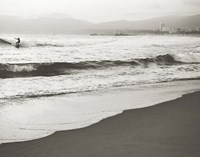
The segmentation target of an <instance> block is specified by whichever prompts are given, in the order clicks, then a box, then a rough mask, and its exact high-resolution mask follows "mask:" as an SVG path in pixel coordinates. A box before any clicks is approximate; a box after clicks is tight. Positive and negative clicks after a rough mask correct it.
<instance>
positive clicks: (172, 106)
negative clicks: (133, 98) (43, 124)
mask: <svg viewBox="0 0 200 157" xmlns="http://www.w3.org/2000/svg"><path fill="white" fill-rule="evenodd" d="M0 156H1V157H199V156H200V92H196V93H192V94H188V95H184V96H183V97H182V98H178V99H176V100H172V101H169V102H165V103H161V104H158V105H155V106H151V107H147V108H142V109H134V110H128V111H125V112H123V113H122V114H120V115H117V116H114V117H111V118H107V119H105V120H102V121H101V122H99V123H97V124H94V125H92V126H89V127H86V128H82V129H77V130H72V131H61V132H56V133H54V134H53V135H51V136H48V137H45V138H42V139H38V140H33V141H27V142H18V143H10V144H2V145H0Z"/></svg>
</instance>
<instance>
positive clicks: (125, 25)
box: [95, 14, 200, 30]
mask: <svg viewBox="0 0 200 157" xmlns="http://www.w3.org/2000/svg"><path fill="white" fill-rule="evenodd" d="M161 23H164V24H165V25H167V26H173V27H178V28H188V27H190V28H195V27H200V14H199V15H193V16H187V17H180V16H168V17H158V18H153V19H148V20H141V21H125V20H123V21H112V22H102V23H99V24H97V25H96V26H95V27H96V28H97V29H133V30H153V29H158V28H159V27H160V24H161Z"/></svg>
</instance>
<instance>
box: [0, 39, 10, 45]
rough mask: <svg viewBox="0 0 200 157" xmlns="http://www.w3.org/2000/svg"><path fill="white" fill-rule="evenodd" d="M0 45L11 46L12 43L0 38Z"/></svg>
mask: <svg viewBox="0 0 200 157" xmlns="http://www.w3.org/2000/svg"><path fill="white" fill-rule="evenodd" d="M0 45H12V42H10V41H8V40H6V39H2V38H0Z"/></svg>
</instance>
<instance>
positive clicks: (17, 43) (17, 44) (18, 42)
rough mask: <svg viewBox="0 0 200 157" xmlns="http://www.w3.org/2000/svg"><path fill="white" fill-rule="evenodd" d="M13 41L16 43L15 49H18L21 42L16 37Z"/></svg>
mask: <svg viewBox="0 0 200 157" xmlns="http://www.w3.org/2000/svg"><path fill="white" fill-rule="evenodd" d="M15 39H16V40H17V42H16V47H17V48H19V45H20V42H21V41H20V38H19V37H18V38H15Z"/></svg>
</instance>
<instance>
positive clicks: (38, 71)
mask: <svg viewBox="0 0 200 157" xmlns="http://www.w3.org/2000/svg"><path fill="white" fill-rule="evenodd" d="M150 64H156V65H169V66H170V65H176V64H189V63H184V62H181V61H177V60H176V59H175V57H174V56H172V55H170V54H166V55H159V56H156V57H155V58H144V59H133V60H128V61H121V60H116V61H111V60H102V61H84V62H76V63H69V62H55V63H24V64H0V78H14V77H33V76H56V75H66V74H70V73H71V72H72V71H73V70H90V69H105V68H109V67H116V66H132V67H136V66H144V67H147V66H148V65H150Z"/></svg>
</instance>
